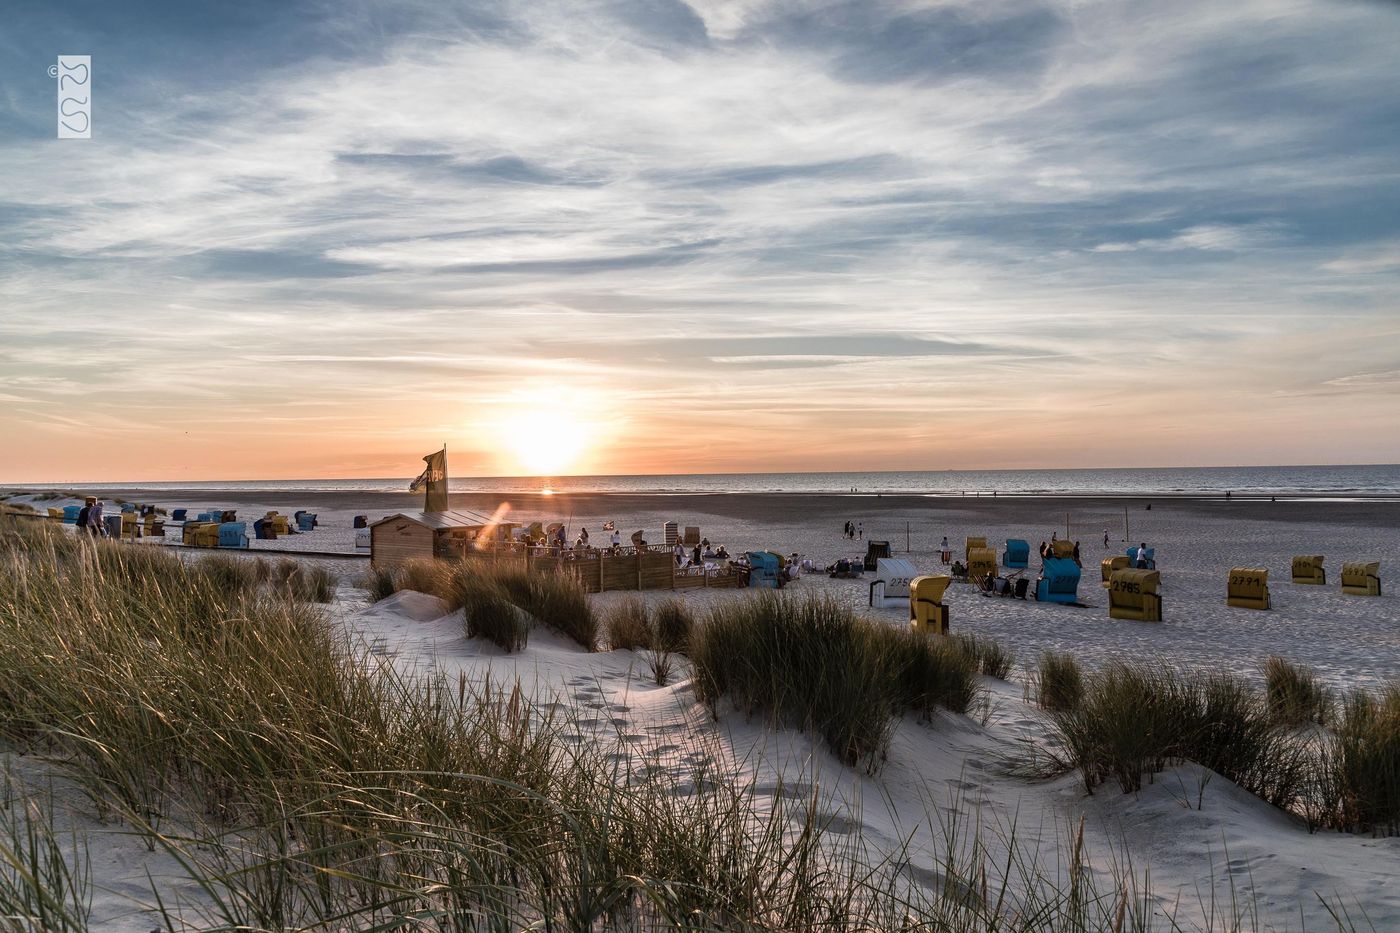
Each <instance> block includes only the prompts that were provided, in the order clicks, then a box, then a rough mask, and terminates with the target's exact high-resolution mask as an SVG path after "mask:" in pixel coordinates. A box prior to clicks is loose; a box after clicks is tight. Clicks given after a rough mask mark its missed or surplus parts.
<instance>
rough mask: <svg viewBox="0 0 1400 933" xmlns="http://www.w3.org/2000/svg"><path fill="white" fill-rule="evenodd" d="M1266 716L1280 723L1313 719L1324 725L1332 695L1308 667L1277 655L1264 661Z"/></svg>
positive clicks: (1296, 723)
mask: <svg viewBox="0 0 1400 933" xmlns="http://www.w3.org/2000/svg"><path fill="white" fill-rule="evenodd" d="M1264 683H1265V690H1266V694H1267V697H1268V704H1269V716H1270V717H1271V718H1272V719H1273V721H1274V722H1276V723H1278V724H1279V725H1284V726H1301V725H1303V724H1305V723H1309V722H1313V723H1317V724H1318V725H1324V726H1325V725H1327V724H1328V722H1330V721H1331V717H1332V694H1331V691H1329V690H1328V689H1327V688H1326V687H1325V686H1323V684H1322V682H1321V681H1320V680H1319V679H1318V677H1317V674H1315V673H1314V672H1313V671H1312V670H1311V669H1310V668H1308V667H1305V666H1304V665H1301V664H1294V663H1292V662H1291V661H1287V660H1285V659H1283V658H1280V657H1277V656H1275V657H1271V658H1269V659H1268V660H1267V661H1265V662H1264Z"/></svg>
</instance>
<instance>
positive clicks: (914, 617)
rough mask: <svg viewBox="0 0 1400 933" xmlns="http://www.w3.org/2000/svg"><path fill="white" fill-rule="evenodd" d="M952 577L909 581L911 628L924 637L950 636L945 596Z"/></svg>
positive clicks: (919, 578) (921, 578)
mask: <svg viewBox="0 0 1400 933" xmlns="http://www.w3.org/2000/svg"><path fill="white" fill-rule="evenodd" d="M952 582H953V578H952V577H945V576H941V575H940V576H924V577H915V578H914V579H913V580H911V581H909V628H910V630H912V631H915V632H919V633H921V634H924V635H947V634H948V607H947V606H945V605H944V604H943V594H944V593H945V592H946V591H947V589H948V584H950V583H952Z"/></svg>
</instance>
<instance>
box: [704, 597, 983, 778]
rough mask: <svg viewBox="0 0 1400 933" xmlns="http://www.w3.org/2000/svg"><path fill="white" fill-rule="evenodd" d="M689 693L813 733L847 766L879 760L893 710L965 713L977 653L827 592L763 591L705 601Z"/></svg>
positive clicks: (713, 705)
mask: <svg viewBox="0 0 1400 933" xmlns="http://www.w3.org/2000/svg"><path fill="white" fill-rule="evenodd" d="M690 656H691V660H692V663H693V664H694V672H695V676H694V682H695V692H696V696H697V697H698V698H699V699H700V700H701V701H702V702H704V703H706V704H708V705H709V707H710V709H711V711H713V712H715V713H716V714H717V711H718V705H719V702H720V701H721V700H722V699H727V700H729V701H730V702H732V703H733V704H734V705H735V706H737V707H738V708H739V709H740V710H741V711H742V712H744V713H745V715H750V716H751V715H754V714H755V713H758V712H765V713H767V714H769V715H772V716H774V717H775V718H776V719H777V720H778V721H780V722H782V723H785V724H788V725H793V726H797V727H798V728H803V729H810V730H812V731H814V732H817V733H818V734H820V735H821V736H822V737H823V738H824V739H825V740H826V744H827V746H828V747H829V748H830V749H831V751H832V752H833V754H835V755H836V756H837V758H839V759H840V760H841V761H843V762H845V763H846V764H858V763H860V764H863V765H864V766H865V767H866V768H867V770H872V771H873V770H874V769H875V768H877V767H878V765H879V762H880V760H881V759H882V757H883V755H884V753H885V750H886V748H887V747H888V745H889V739H890V735H891V733H892V731H893V727H894V722H893V717H894V716H896V715H898V714H900V713H903V712H908V711H917V712H920V713H923V714H925V715H928V714H931V712H932V711H933V709H935V708H936V707H939V706H942V707H946V708H949V709H952V710H954V711H956V712H965V711H966V710H967V709H968V708H969V707H970V706H971V704H972V702H973V700H974V699H975V697H976V695H977V686H976V680H975V673H976V661H975V659H973V658H972V657H971V656H970V655H968V654H967V653H966V651H964V650H963V649H962V648H961V647H960V646H958V645H956V644H955V643H952V642H949V641H946V640H943V639H928V638H926V637H924V636H920V635H915V634H914V633H911V632H909V631H907V630H906V629H902V628H898V629H897V628H893V627H891V626H888V625H884V624H882V623H879V622H872V621H870V620H867V619H862V618H859V617H857V616H856V615H855V614H854V613H852V612H851V611H850V610H849V609H847V608H846V607H844V606H842V605H840V604H838V603H837V602H835V601H834V600H832V599H830V598H820V597H808V598H805V599H798V598H789V597H786V596H782V595H779V594H776V593H768V592H764V593H760V594H758V595H757V596H755V597H754V598H752V599H748V600H742V601H738V600H736V601H732V602H727V603H724V604H721V605H720V606H717V607H715V608H714V609H712V610H711V611H710V613H709V615H708V617H707V618H706V619H705V621H704V622H703V624H701V625H699V626H697V627H696V629H695V631H694V632H693V633H692V637H691V645H690Z"/></svg>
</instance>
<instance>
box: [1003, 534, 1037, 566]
mask: <svg viewBox="0 0 1400 933" xmlns="http://www.w3.org/2000/svg"><path fill="white" fill-rule="evenodd" d="M1001 565H1002V566H1003V567H1008V568H1010V569H1012V570H1025V569H1026V568H1027V567H1029V566H1030V565H1031V545H1030V542H1029V541H1022V540H1021V539H1020V538H1007V539H1006V553H1005V554H1002V555H1001Z"/></svg>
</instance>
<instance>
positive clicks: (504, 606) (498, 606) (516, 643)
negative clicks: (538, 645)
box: [448, 563, 530, 653]
mask: <svg viewBox="0 0 1400 933" xmlns="http://www.w3.org/2000/svg"><path fill="white" fill-rule="evenodd" d="M450 592H451V593H452V594H453V598H451V599H449V600H448V605H451V606H456V607H458V608H460V609H461V610H462V613H463V617H464V622H465V629H466V634H467V637H468V638H484V639H486V640H487V641H490V642H493V643H494V644H496V645H497V646H499V647H500V648H501V649H502V650H504V651H505V652H507V653H510V652H512V651H520V650H522V649H523V648H524V647H525V646H526V644H528V643H529V640H530V617H529V616H528V615H526V614H525V612H524V611H523V610H521V609H520V607H519V606H517V605H516V604H515V603H514V602H512V601H511V597H510V592H509V591H508V590H507V589H506V588H505V586H503V585H502V583H501V581H500V580H499V578H498V577H497V575H496V574H493V573H491V572H490V571H489V570H488V569H487V568H484V567H478V566H475V565H471V564H466V563H463V564H460V565H458V566H457V567H455V568H454V572H453V573H452V577H451V590H450Z"/></svg>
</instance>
